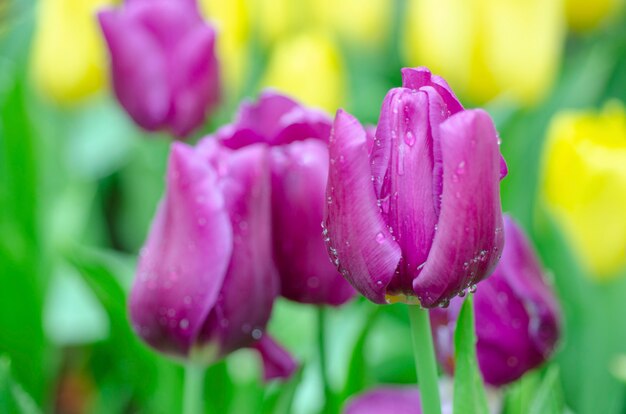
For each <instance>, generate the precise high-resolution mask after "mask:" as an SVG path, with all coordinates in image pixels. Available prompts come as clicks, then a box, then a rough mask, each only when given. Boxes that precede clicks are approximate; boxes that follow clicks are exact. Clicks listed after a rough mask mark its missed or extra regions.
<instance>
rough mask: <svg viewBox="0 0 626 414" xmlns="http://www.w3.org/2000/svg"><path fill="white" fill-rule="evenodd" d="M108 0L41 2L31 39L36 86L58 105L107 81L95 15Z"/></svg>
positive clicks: (108, 3)
mask: <svg viewBox="0 0 626 414" xmlns="http://www.w3.org/2000/svg"><path fill="white" fill-rule="evenodd" d="M113 3H114V1H112V0H41V1H40V2H39V5H38V10H37V23H36V29H35V34H34V39H33V49H32V56H31V62H32V72H33V77H34V81H35V84H36V86H37V87H38V88H39V89H40V90H41V91H42V92H43V93H44V94H45V95H47V96H48V97H50V98H52V99H53V100H55V101H57V102H60V103H71V102H76V101H79V100H81V99H83V98H85V97H87V96H89V95H92V94H94V93H95V92H97V91H99V90H101V89H102V88H103V86H105V85H106V83H107V81H108V66H107V55H106V49H105V45H104V41H103V39H102V36H101V33H100V27H99V25H98V21H97V19H96V12H97V10H98V9H100V8H101V7H103V6H108V5H111V4H113Z"/></svg>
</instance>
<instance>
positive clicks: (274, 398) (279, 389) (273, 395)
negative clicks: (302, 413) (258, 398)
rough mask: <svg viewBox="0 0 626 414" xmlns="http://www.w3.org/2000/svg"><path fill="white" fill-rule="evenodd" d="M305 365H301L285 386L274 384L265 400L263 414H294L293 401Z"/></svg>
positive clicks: (262, 408)
mask: <svg viewBox="0 0 626 414" xmlns="http://www.w3.org/2000/svg"><path fill="white" fill-rule="evenodd" d="M303 372H304V365H301V366H300V368H299V369H298V371H297V372H296V373H295V374H293V376H292V377H291V379H290V380H289V381H287V382H286V383H284V384H272V385H274V386H275V387H270V388H269V389H268V390H267V392H266V395H265V399H264V400H263V406H262V407H261V412H262V413H263V414H289V413H291V412H293V409H292V406H293V400H294V397H295V395H296V391H297V390H298V385H300V382H301V381H302V373H303Z"/></svg>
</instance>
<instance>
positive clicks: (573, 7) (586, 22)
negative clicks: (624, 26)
mask: <svg viewBox="0 0 626 414" xmlns="http://www.w3.org/2000/svg"><path fill="white" fill-rule="evenodd" d="M623 5H624V1H623V0H593V1H589V0H566V1H565V12H566V15H567V22H568V24H569V26H570V27H571V28H572V29H574V30H576V31H585V30H591V29H594V28H596V27H597V26H599V25H600V24H601V23H602V22H604V21H605V20H607V19H609V18H610V17H611V16H613V15H615V14H617V13H618V12H619V10H620V9H621V7H622V6H623Z"/></svg>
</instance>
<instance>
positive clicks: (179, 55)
mask: <svg viewBox="0 0 626 414" xmlns="http://www.w3.org/2000/svg"><path fill="white" fill-rule="evenodd" d="M173 61H174V62H176V65H177V70H173V71H172V72H171V73H172V80H171V82H172V89H173V90H174V91H176V92H175V94H174V96H173V103H172V107H171V111H170V114H169V120H168V121H169V122H168V124H169V125H170V128H171V129H172V132H173V133H174V135H176V136H178V137H185V136H187V135H188V134H189V133H190V132H192V131H193V129H195V128H196V127H197V126H199V125H202V123H203V121H204V118H205V116H206V113H207V112H208V111H211V110H212V109H213V108H214V107H215V106H216V105H217V103H218V101H219V98H220V84H219V69H218V62H217V58H216V56H215V32H214V30H213V28H211V27H210V26H205V25H199V26H198V28H197V29H195V30H194V31H192V32H191V33H189V34H188V35H187V36H186V37H185V38H184V39H183V40H182V41H181V42H180V43H179V45H178V48H177V49H176V51H175V53H174V57H173Z"/></svg>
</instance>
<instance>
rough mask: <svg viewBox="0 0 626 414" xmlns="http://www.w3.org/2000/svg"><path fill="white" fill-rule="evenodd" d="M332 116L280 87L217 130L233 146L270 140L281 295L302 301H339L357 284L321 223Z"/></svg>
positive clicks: (347, 296) (219, 136)
mask: <svg viewBox="0 0 626 414" xmlns="http://www.w3.org/2000/svg"><path fill="white" fill-rule="evenodd" d="M330 127H331V120H330V118H329V117H328V116H327V115H326V114H324V113H322V112H319V111H316V110H311V109H308V108H305V107H303V106H301V105H300V104H298V103H297V102H295V101H294V100H292V99H290V98H288V97H286V96H283V95H280V94H277V93H275V92H270V91H266V92H264V93H263V94H262V95H261V97H260V98H259V101H258V102H257V103H244V104H243V105H242V106H241V108H240V110H239V114H238V116H237V120H236V121H235V122H234V123H233V124H231V125H227V126H225V127H223V128H222V129H220V130H219V131H218V132H217V136H218V138H219V139H220V140H221V141H222V142H223V143H224V145H226V146H228V147H230V148H242V147H246V146H248V145H251V144H254V143H265V144H266V145H268V146H269V147H270V148H269V152H270V164H271V171H272V221H273V233H274V235H273V239H274V241H273V243H274V257H275V261H276V265H277V267H278V270H279V273H280V277H281V294H282V295H283V296H284V297H286V298H288V299H291V300H295V301H298V302H303V303H313V304H330V305H340V304H342V303H344V302H346V301H347V300H349V299H350V298H351V297H352V296H353V295H354V293H355V292H354V289H352V287H351V286H350V285H349V284H348V283H347V282H346V281H345V280H343V278H342V277H341V275H340V274H339V273H338V272H337V269H335V267H334V266H333V265H332V264H331V263H330V262H329V261H328V257H327V255H326V247H325V245H324V242H323V240H322V234H321V228H320V223H321V221H322V218H323V211H324V192H325V189H326V180H327V172H328V147H327V145H328V144H327V143H328V137H329V135H330Z"/></svg>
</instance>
